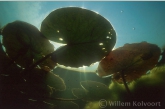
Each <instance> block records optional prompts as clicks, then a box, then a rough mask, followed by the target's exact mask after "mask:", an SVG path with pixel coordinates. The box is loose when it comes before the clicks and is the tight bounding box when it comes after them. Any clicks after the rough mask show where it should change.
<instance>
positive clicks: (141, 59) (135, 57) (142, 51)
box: [98, 42, 160, 83]
mask: <svg viewBox="0 0 165 109" xmlns="http://www.w3.org/2000/svg"><path fill="white" fill-rule="evenodd" d="M159 56H160V48H159V47H158V46H157V45H155V44H150V43H147V42H141V43H133V44H125V45H124V46H123V47H119V48H117V49H115V50H113V51H112V52H110V53H109V55H108V56H106V57H105V58H104V59H103V60H102V61H101V62H100V63H99V66H98V74H99V76H101V77H102V76H107V75H111V74H113V78H114V79H115V80H116V81H117V82H119V83H123V80H122V77H121V74H120V72H123V73H124V75H125V79H126V81H127V82H130V81H133V80H135V79H137V78H139V77H140V76H141V75H143V74H145V73H146V72H147V71H148V70H150V69H152V68H153V67H154V66H155V65H156V63H157V62H158V59H159Z"/></svg>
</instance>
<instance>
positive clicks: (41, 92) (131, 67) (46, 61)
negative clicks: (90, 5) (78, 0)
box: [0, 7, 164, 109]
mask: <svg viewBox="0 0 165 109" xmlns="http://www.w3.org/2000/svg"><path fill="white" fill-rule="evenodd" d="M0 35H2V38H3V40H2V42H3V43H2V44H1V47H0V60H1V61H0V64H1V67H0V73H1V75H0V82H1V84H2V90H1V92H2V93H4V95H3V96H2V99H5V98H6V97H10V95H12V96H13V97H12V98H13V99H14V98H15V96H14V95H15V93H17V94H18V95H19V97H21V98H22V100H23V101H22V100H18V102H20V101H22V103H23V104H29V106H28V107H27V109H29V108H32V107H33V108H41V107H42V108H47V109H53V108H58V109H59V107H61V106H63V107H61V108H66V106H67V108H69V107H70V108H72V109H73V108H75V109H77V108H78V105H77V104H76V103H74V102H72V101H77V100H84V101H96V100H100V99H102V98H105V99H109V98H111V95H112V94H111V90H110V89H109V87H108V86H106V85H105V84H103V83H100V82H97V81H90V80H88V81H81V82H80V86H81V87H79V88H73V89H72V94H73V96H72V97H71V98H65V97H59V96H57V94H58V93H60V92H64V91H65V90H66V85H65V81H64V79H63V78H61V77H59V76H58V75H56V74H54V73H56V72H53V71H52V70H54V69H55V68H56V65H57V63H58V64H61V65H64V66H70V67H80V66H89V65H91V64H92V63H95V62H97V61H100V64H99V66H98V69H97V73H98V75H99V76H101V77H102V76H107V75H111V74H112V75H113V80H115V81H117V82H119V83H124V85H125V87H126V89H127V91H128V92H129V88H128V86H127V83H126V82H131V81H133V80H135V79H137V78H139V77H141V76H142V75H144V74H145V73H146V72H147V71H148V70H149V69H152V68H153V67H154V66H155V65H156V64H157V61H158V59H159V56H160V49H159V47H158V46H157V45H154V44H150V43H147V42H141V43H133V44H125V45H124V46H123V47H120V48H117V49H115V50H112V48H113V47H114V45H115V43H116V32H115V30H114V28H113V27H112V25H111V24H110V22H109V21H108V20H107V19H105V18H104V17H102V16H101V15H99V14H97V13H95V12H93V11H90V10H87V9H82V8H78V7H68V8H67V7H66V8H60V9H57V10H54V11H53V12H51V13H50V14H49V15H48V16H47V17H46V18H45V19H44V20H43V22H42V24H41V29H40V31H39V30H38V29H37V28H36V27H35V26H33V25H31V24H29V23H26V22H23V21H15V22H11V23H8V24H7V25H5V26H4V27H2V28H1V29H0ZM49 40H51V41H54V42H57V43H62V44H64V45H63V46H62V47H60V48H57V49H56V50H54V47H53V45H52V44H51V43H50V42H49ZM163 53H164V52H163ZM163 53H162V55H163ZM162 60H163V64H164V55H163V58H162ZM162 60H161V61H160V63H162ZM9 89H10V90H9ZM8 90H9V91H8ZM11 90H12V91H13V92H12V93H11V94H10V92H11ZM13 99H11V100H6V101H5V100H4V101H3V102H2V104H5V103H8V102H9V103H12V100H13ZM12 105H14V104H11V106H12ZM64 105H66V106H64ZM6 106H8V105H6Z"/></svg>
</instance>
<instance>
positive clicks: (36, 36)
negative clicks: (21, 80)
mask: <svg viewBox="0 0 165 109" xmlns="http://www.w3.org/2000/svg"><path fill="white" fill-rule="evenodd" d="M2 36H3V44H4V46H5V49H6V53H7V54H8V56H9V57H10V58H11V59H12V60H14V61H15V62H16V63H17V64H19V65H21V66H22V67H28V66H29V65H31V64H32V63H33V60H34V61H37V60H39V59H41V58H42V57H43V56H45V55H47V54H49V53H51V52H53V51H54V47H53V45H52V44H50V42H49V41H48V40H47V39H46V38H45V37H44V36H43V35H42V34H41V33H40V31H39V30H38V29H37V28H36V27H34V26H33V25H31V24H28V23H26V22H22V21H15V22H12V23H8V24H7V25H6V26H5V27H4V28H3V30H2ZM43 64H44V65H45V63H43ZM45 66H46V65H45ZM47 66H49V64H48V65H47Z"/></svg>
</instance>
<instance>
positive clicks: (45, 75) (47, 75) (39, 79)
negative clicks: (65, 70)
mask: <svg viewBox="0 0 165 109" xmlns="http://www.w3.org/2000/svg"><path fill="white" fill-rule="evenodd" d="M26 79H27V82H28V83H29V84H36V85H49V86H51V87H53V88H54V89H55V90H59V91H62V90H65V89H66V86H65V83H64V80H63V79H62V78H60V77H59V76H58V75H55V74H53V73H52V72H47V71H44V70H42V69H37V68H35V69H33V71H31V72H29V74H28V76H27V77H26Z"/></svg>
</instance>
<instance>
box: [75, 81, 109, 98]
mask: <svg viewBox="0 0 165 109" xmlns="http://www.w3.org/2000/svg"><path fill="white" fill-rule="evenodd" d="M81 86H82V89H80V88H74V89H72V93H73V94H74V96H76V97H77V98H80V99H82V100H85V101H96V100H100V99H107V98H109V97H110V90H109V88H108V87H107V86H106V85H105V84H102V83H99V82H95V81H82V82H81Z"/></svg>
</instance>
